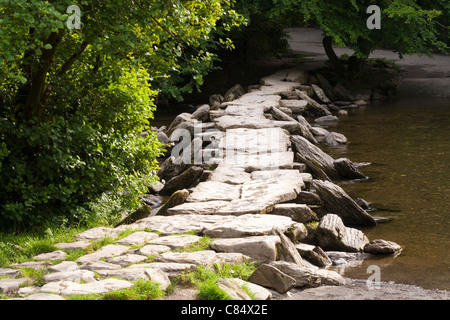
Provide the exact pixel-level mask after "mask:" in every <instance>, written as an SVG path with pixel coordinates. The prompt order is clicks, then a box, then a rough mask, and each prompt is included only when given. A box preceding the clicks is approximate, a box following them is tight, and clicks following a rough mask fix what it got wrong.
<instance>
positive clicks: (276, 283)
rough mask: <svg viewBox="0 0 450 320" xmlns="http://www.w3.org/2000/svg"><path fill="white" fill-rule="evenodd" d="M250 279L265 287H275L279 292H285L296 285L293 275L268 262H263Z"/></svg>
mask: <svg viewBox="0 0 450 320" xmlns="http://www.w3.org/2000/svg"><path fill="white" fill-rule="evenodd" d="M248 280H249V281H250V282H252V283H256V284H258V285H261V286H263V287H268V288H272V289H275V290H277V291H278V292H279V293H285V292H287V291H289V290H290V289H292V288H294V287H295V285H296V281H295V279H294V278H293V277H291V276H289V275H287V274H286V273H284V272H282V271H280V270H279V269H277V268H276V267H274V266H272V265H268V264H262V265H261V266H260V267H259V268H258V269H256V270H255V272H253V273H252V275H251V276H250V278H249V279H248Z"/></svg>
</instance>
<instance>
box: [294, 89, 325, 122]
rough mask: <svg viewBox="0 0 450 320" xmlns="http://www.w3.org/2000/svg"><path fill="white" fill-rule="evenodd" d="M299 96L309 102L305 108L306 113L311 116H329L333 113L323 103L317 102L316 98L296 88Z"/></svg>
mask: <svg viewBox="0 0 450 320" xmlns="http://www.w3.org/2000/svg"><path fill="white" fill-rule="evenodd" d="M295 92H296V93H297V94H298V96H299V97H300V98H301V99H303V100H305V101H307V102H308V106H307V108H306V110H305V113H307V115H310V116H327V115H331V112H330V111H329V110H328V108H327V107H326V106H325V105H322V104H320V103H318V102H316V101H315V100H314V99H311V98H310V97H309V96H308V95H307V94H306V93H305V92H303V91H300V90H295Z"/></svg>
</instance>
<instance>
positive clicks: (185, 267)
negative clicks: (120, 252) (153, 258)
mask: <svg viewBox="0 0 450 320" xmlns="http://www.w3.org/2000/svg"><path fill="white" fill-rule="evenodd" d="M134 268H145V269H159V270H161V271H163V272H164V273H165V274H167V276H168V277H169V278H174V277H176V276H178V275H179V274H180V273H182V272H184V271H189V270H194V269H195V268H196V265H195V264H192V263H177V262H152V263H141V264H135V265H131V266H129V267H128V269H134Z"/></svg>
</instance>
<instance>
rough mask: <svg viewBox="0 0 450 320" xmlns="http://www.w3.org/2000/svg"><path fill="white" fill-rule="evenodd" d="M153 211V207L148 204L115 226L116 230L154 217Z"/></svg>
mask: <svg viewBox="0 0 450 320" xmlns="http://www.w3.org/2000/svg"><path fill="white" fill-rule="evenodd" d="M152 211H153V209H152V207H150V206H149V205H147V204H144V205H142V206H141V207H139V208H138V209H136V210H135V211H133V212H132V213H131V214H129V215H128V216H127V217H125V218H124V219H122V221H120V222H119V223H118V224H116V225H115V228H117V227H119V226H123V227H126V225H128V224H130V223H133V222H135V221H137V220H140V219H144V218H147V217H148V216H151V215H152Z"/></svg>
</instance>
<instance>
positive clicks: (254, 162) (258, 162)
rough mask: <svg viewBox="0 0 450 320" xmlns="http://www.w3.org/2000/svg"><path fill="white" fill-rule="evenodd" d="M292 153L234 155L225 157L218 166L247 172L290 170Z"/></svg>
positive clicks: (292, 158) (292, 160) (292, 159)
mask: <svg viewBox="0 0 450 320" xmlns="http://www.w3.org/2000/svg"><path fill="white" fill-rule="evenodd" d="M293 162H294V153H293V152H292V151H286V152H276V153H261V154H243V153H234V154H227V155H225V157H224V159H223V160H222V161H221V162H220V164H219V166H220V167H222V166H225V167H231V168H244V169H245V171H247V172H252V171H256V170H274V169H292V167H293Z"/></svg>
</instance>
